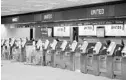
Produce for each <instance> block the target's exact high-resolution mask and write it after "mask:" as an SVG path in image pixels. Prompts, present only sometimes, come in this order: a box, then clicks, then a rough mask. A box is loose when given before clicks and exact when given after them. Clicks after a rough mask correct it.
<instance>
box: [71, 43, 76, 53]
mask: <svg viewBox="0 0 126 80" xmlns="http://www.w3.org/2000/svg"><path fill="white" fill-rule="evenodd" d="M76 46H77V42H76V41H73V43H72V45H71V48H72V51H75V48H76Z"/></svg>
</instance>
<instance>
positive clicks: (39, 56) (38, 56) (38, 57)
mask: <svg viewBox="0 0 126 80" xmlns="http://www.w3.org/2000/svg"><path fill="white" fill-rule="evenodd" d="M34 64H35V65H42V64H43V49H42V41H41V40H40V39H39V40H38V42H37V43H36V50H35V58H34Z"/></svg>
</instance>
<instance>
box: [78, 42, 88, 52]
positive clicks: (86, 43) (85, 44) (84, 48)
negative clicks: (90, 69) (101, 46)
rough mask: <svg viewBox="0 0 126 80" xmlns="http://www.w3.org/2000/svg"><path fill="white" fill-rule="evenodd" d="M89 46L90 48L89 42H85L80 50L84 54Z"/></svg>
mask: <svg viewBox="0 0 126 80" xmlns="http://www.w3.org/2000/svg"><path fill="white" fill-rule="evenodd" d="M87 46H88V42H87V41H84V42H83V44H82V46H81V48H80V49H81V50H82V52H83V53H86V49H87Z"/></svg>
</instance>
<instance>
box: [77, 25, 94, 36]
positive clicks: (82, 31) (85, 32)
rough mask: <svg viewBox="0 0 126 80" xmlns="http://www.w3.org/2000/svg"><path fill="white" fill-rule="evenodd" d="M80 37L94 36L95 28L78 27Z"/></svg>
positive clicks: (90, 26) (89, 26) (88, 26)
mask: <svg viewBox="0 0 126 80" xmlns="http://www.w3.org/2000/svg"><path fill="white" fill-rule="evenodd" d="M79 35H80V36H96V27H94V26H93V25H84V26H79Z"/></svg>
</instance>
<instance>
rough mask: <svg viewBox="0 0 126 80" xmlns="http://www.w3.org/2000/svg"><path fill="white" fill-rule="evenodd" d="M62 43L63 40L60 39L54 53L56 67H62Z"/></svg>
mask: <svg viewBox="0 0 126 80" xmlns="http://www.w3.org/2000/svg"><path fill="white" fill-rule="evenodd" d="M61 45H62V41H58V43H57V45H56V52H55V54H54V67H59V68H60V67H61V66H60V63H61V60H60V52H61V48H60V46H61Z"/></svg>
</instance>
